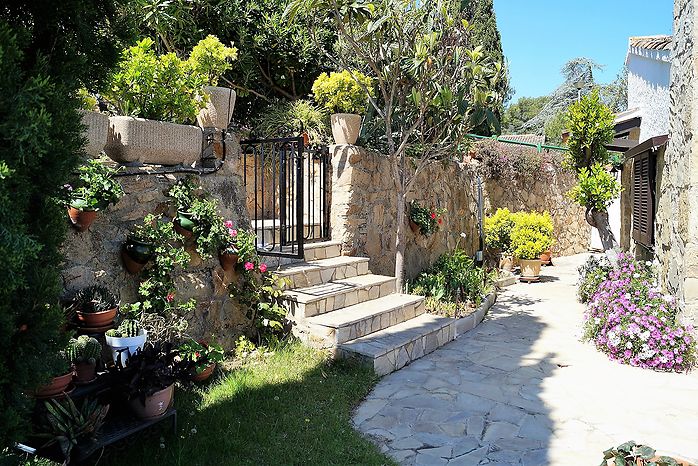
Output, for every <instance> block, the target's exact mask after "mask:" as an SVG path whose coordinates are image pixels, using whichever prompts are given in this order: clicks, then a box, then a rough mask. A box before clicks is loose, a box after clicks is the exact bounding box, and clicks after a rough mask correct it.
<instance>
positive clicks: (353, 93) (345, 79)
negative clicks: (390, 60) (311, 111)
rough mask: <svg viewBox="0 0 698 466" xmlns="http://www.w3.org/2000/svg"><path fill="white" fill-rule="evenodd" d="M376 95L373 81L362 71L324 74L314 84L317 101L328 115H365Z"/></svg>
mask: <svg viewBox="0 0 698 466" xmlns="http://www.w3.org/2000/svg"><path fill="white" fill-rule="evenodd" d="M374 93H375V92H374V90H373V81H372V80H371V78H369V77H368V76H366V75H365V74H363V73H361V72H360V71H351V72H350V71H347V70H344V71H341V72H339V73H336V72H334V71H333V72H331V73H330V74H329V75H328V74H327V73H322V74H321V75H320V76H318V77H317V79H316V80H315V82H314V83H313V95H314V96H315V101H316V102H317V103H318V105H320V106H321V107H323V108H324V109H325V110H327V112H328V113H355V114H363V113H365V111H366V105H367V103H368V96H369V95H371V96H373V95H374Z"/></svg>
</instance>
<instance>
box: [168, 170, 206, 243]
mask: <svg viewBox="0 0 698 466" xmlns="http://www.w3.org/2000/svg"><path fill="white" fill-rule="evenodd" d="M198 190H199V187H198V186H197V184H196V183H195V182H194V179H193V177H191V176H187V177H186V178H182V179H179V180H177V181H176V182H175V183H174V184H173V185H172V186H171V187H170V189H169V190H168V191H167V196H168V197H170V198H172V199H173V200H174V203H175V206H176V209H177V215H176V217H175V218H173V219H172V223H174V228H175V231H176V232H177V233H179V234H180V235H182V236H183V237H184V238H191V237H192V236H194V227H195V226H196V220H195V219H194V214H193V212H192V205H193V204H194V201H195V200H196V198H197V196H196V191H198Z"/></svg>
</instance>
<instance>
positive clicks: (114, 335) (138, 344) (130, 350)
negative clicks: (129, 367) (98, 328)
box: [105, 319, 148, 366]
mask: <svg viewBox="0 0 698 466" xmlns="http://www.w3.org/2000/svg"><path fill="white" fill-rule="evenodd" d="M105 338H106V340H107V346H109V349H111V354H112V359H113V360H114V364H117V365H119V364H121V365H123V366H125V365H126V361H128V359H129V357H131V356H132V355H133V354H135V353H137V352H138V351H140V350H142V349H143V345H144V344H145V342H146V340H147V339H148V332H147V331H146V330H145V329H143V328H141V325H140V324H139V323H138V321H137V320H134V319H125V320H124V321H123V322H121V324H120V325H119V327H118V328H115V329H111V330H109V331H107V333H106V334H105Z"/></svg>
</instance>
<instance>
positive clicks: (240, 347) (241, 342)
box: [235, 335, 256, 358]
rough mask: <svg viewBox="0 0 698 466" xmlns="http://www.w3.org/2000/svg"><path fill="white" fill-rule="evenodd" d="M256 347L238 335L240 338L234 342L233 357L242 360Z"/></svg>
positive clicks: (244, 337)
mask: <svg viewBox="0 0 698 466" xmlns="http://www.w3.org/2000/svg"><path fill="white" fill-rule="evenodd" d="M255 348H256V346H255V344H254V343H252V342H251V341H250V339H249V338H247V337H246V336H245V335H240V337H239V338H238V339H237V340H236V341H235V356H236V357H238V358H244V357H247V356H249V355H250V354H251V353H252V352H253V351H254V350H255Z"/></svg>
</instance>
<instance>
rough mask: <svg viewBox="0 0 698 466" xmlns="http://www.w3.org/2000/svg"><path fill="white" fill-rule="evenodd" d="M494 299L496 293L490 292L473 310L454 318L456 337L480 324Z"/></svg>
mask: <svg viewBox="0 0 698 466" xmlns="http://www.w3.org/2000/svg"><path fill="white" fill-rule="evenodd" d="M496 301H497V293H494V292H492V293H490V294H488V295H487V296H486V297H485V299H484V300H483V301H482V304H480V307H478V308H477V310H476V311H475V312H473V313H472V314H470V315H469V316H467V317H463V318H462V319H456V338H458V337H459V336H461V335H463V334H464V333H465V332H469V331H470V330H472V329H474V328H475V327H477V326H478V325H480V322H482V321H483V319H484V318H485V316H486V315H487V312H488V311H489V310H490V308H491V307H492V306H493V305H494V303H495V302H496Z"/></svg>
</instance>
